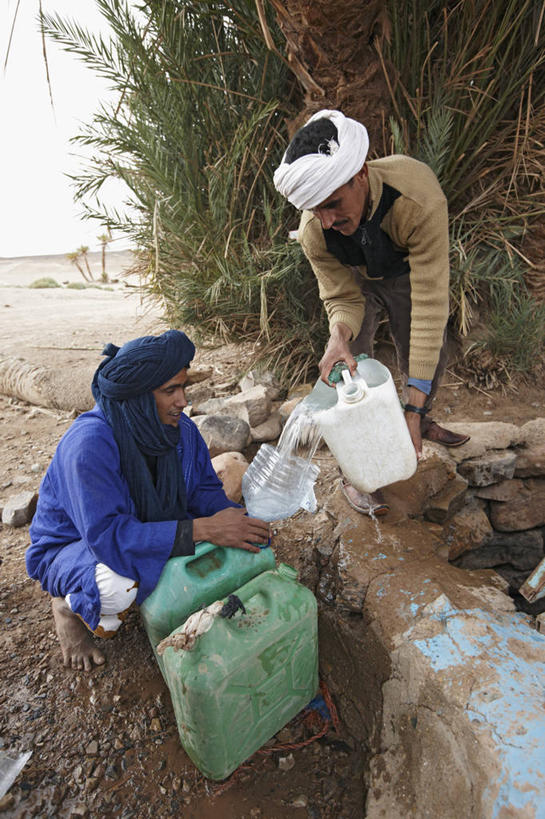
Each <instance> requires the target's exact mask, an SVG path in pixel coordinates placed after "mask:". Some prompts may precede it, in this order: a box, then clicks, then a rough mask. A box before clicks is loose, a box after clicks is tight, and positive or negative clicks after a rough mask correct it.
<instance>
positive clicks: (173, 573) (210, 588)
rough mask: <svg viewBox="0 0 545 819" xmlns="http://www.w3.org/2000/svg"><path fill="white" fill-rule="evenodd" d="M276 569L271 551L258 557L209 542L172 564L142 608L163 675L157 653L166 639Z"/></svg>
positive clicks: (174, 558)
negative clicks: (195, 616) (192, 618)
mask: <svg viewBox="0 0 545 819" xmlns="http://www.w3.org/2000/svg"><path fill="white" fill-rule="evenodd" d="M275 565H276V561H275V559H274V552H273V550H272V549H271V548H270V547H267V548H263V549H260V551H259V553H256V552H247V551H246V550H245V549H227V548H225V547H223V546H215V545H214V544H213V543H208V542H207V541H203V542H201V543H197V545H196V546H195V554H194V555H190V556H189V557H173V558H171V559H170V560H168V561H167V562H166V564H165V568H164V569H163V571H162V572H161V576H160V577H159V582H158V583H157V586H156V587H155V589H154V590H153V591H152V593H151V594H150V595H149V597H146V599H145V600H144V602H143V603H142V605H141V606H140V612H141V614H142V620H143V621H144V628H145V629H146V633H147V635H148V638H149V641H150V643H151V645H152V648H153V651H154V654H155V657H156V659H157V662H158V663H159V668H160V669H161V672H163V658H162V657H159V656H158V655H157V652H156V651H155V649H156V646H157V644H158V643H160V642H161V640H162V639H163V638H164V637H167V636H168V635H169V634H170V632H171V631H172V630H173V629H175V628H176V627H177V626H180V625H181V624H182V623H183V622H184V621H185V620H186V619H187V618H188V617H189V615H190V614H193V612H194V611H197V610H198V609H200V608H201V607H202V606H208V605H209V604H210V603H213V602H214V601H215V600H219V599H221V598H222V597H225V596H227V595H228V594H231V592H232V591H234V589H236V588H238V587H239V586H241V585H242V584H243V583H246V581H248V580H251V578H252V577H255V575H256V574H260V573H261V572H264V571H266V570H267V569H274V567H275ZM163 676H164V672H163Z"/></svg>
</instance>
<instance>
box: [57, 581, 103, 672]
mask: <svg viewBox="0 0 545 819" xmlns="http://www.w3.org/2000/svg"><path fill="white" fill-rule="evenodd" d="M51 605H52V608H53V617H54V618H55V626H56V629H57V635H58V638H59V643H60V644H61V650H62V659H63V664H64V666H65V668H69V667H70V668H75V669H78V670H80V671H82V670H85V671H91V669H92V668H93V662H94V663H95V665H102V664H103V663H104V660H105V657H104V654H103V653H102V651H100V650H99V649H98V648H97V647H96V646H95V645H94V643H93V641H92V639H91V637H90V636H89V633H88V631H87V628H86V627H85V624H84V623H83V621H82V620H80V619H79V617H78V616H77V614H74V612H73V611H72V610H71V609H70V606H69V605H68V603H67V602H66V600H64V599H63V598H62V597H54V598H53V599H52V601H51Z"/></svg>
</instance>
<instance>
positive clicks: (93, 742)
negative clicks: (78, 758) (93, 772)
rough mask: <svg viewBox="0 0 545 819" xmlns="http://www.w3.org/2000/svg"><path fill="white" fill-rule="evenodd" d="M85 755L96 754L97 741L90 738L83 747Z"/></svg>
mask: <svg viewBox="0 0 545 819" xmlns="http://www.w3.org/2000/svg"><path fill="white" fill-rule="evenodd" d="M85 753H86V754H87V756H96V755H97V754H98V742H97V741H96V739H93V740H91V742H90V743H89V744H88V745H87V747H86V749H85Z"/></svg>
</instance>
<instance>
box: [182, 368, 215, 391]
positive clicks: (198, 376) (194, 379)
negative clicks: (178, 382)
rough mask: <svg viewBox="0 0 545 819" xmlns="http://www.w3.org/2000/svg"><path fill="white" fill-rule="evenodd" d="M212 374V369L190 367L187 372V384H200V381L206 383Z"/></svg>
mask: <svg viewBox="0 0 545 819" xmlns="http://www.w3.org/2000/svg"><path fill="white" fill-rule="evenodd" d="M213 372H214V369H213V367H190V368H189V369H188V371H187V384H188V385H189V386H191V385H193V384H200V382H201V381H206V380H207V379H208V378H211V376H212V374H213Z"/></svg>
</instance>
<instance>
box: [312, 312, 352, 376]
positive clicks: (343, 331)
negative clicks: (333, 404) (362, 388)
mask: <svg viewBox="0 0 545 819" xmlns="http://www.w3.org/2000/svg"><path fill="white" fill-rule="evenodd" d="M351 335H352V331H351V330H350V328H349V327H347V325H346V324H342V323H339V324H335V325H334V326H333V329H332V330H331V336H330V338H329V341H328V343H327V347H326V349H325V353H324V354H323V356H322V359H321V361H320V363H319V364H318V367H319V369H320V378H321V379H322V381H323V382H324V383H325V384H327V385H328V387H330V386H331V384H330V383H329V381H328V380H327V379H328V376H329V373H330V372H331V370H332V369H333V367H334V366H335V364H336V363H337V361H344V362H345V364H348V369H349V370H350V374H351V375H354V373H355V372H356V367H357V366H358V365H357V362H356V359H355V358H354V356H353V355H352V353H351V352H350V348H349V346H348V342H349V340H350V337H351Z"/></svg>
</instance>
